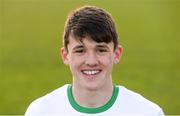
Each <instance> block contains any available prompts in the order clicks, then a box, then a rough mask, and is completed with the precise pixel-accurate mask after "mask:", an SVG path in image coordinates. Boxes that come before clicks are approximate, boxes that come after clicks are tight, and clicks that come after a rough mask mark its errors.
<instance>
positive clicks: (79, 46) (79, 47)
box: [73, 45, 84, 50]
mask: <svg viewBox="0 0 180 116" xmlns="http://www.w3.org/2000/svg"><path fill="white" fill-rule="evenodd" d="M81 48H84V46H83V45H77V46H75V47H74V48H73V50H75V49H81Z"/></svg>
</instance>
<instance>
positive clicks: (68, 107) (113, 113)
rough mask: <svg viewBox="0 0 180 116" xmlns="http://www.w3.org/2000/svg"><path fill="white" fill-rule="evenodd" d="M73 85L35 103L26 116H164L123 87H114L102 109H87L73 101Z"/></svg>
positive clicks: (145, 100) (55, 91) (61, 88)
mask: <svg viewBox="0 0 180 116" xmlns="http://www.w3.org/2000/svg"><path fill="white" fill-rule="evenodd" d="M71 89H72V88H71V85H69V84H66V85H64V86H62V87H60V88H58V89H56V90H54V91H53V92H51V93H49V94H47V95H45V96H43V97H40V98H38V99H37V100H35V101H33V102H32V103H31V104H30V106H29V107H28V109H27V111H26V113H25V116H57V115H63V116H89V115H90V116H119V115H144V116H145V115H146V116H147V115H151V116H159V115H164V113H163V111H162V109H161V108H160V107H159V106H158V105H156V104H155V103H152V102H151V101H149V100H147V99H145V98H144V97H143V96H141V95H140V94H137V93H135V92H133V91H131V90H128V89H126V88H125V87H123V86H120V85H119V86H114V90H113V95H112V97H111V99H110V100H109V101H108V103H106V104H105V105H104V106H102V107H98V108H85V107H82V106H80V105H78V104H77V103H76V101H75V100H74V99H73V95H72V90H71Z"/></svg>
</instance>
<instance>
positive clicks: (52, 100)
mask: <svg viewBox="0 0 180 116" xmlns="http://www.w3.org/2000/svg"><path fill="white" fill-rule="evenodd" d="M67 87H68V85H67V84H66V85H64V86H62V87H60V88H58V89H56V90H54V91H52V92H51V93H48V94H46V95H45V96H42V97H40V98H38V99H36V100H34V101H33V102H32V103H31V104H30V105H29V107H28V109H27V111H26V113H25V115H26V116H28V115H38V114H44V113H47V111H50V110H51V109H53V110H55V108H56V107H57V106H58V105H59V104H62V101H65V99H66V98H67Z"/></svg>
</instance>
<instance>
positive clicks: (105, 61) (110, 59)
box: [100, 55, 114, 67]
mask: <svg viewBox="0 0 180 116" xmlns="http://www.w3.org/2000/svg"><path fill="white" fill-rule="evenodd" d="M113 61H114V58H113V56H112V55H108V56H104V57H101V58H100V62H101V64H103V65H105V66H108V67H109V66H111V65H112V64H113Z"/></svg>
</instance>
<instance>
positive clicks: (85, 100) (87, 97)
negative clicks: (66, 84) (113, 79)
mask: <svg viewBox="0 0 180 116" xmlns="http://www.w3.org/2000/svg"><path fill="white" fill-rule="evenodd" d="M72 94H73V97H74V100H75V101H76V102H77V104H79V105H80V106H83V107H87V108H97V107H101V106H103V105H105V104H106V103H107V102H108V101H109V100H110V99H111V96H112V94H113V85H112V86H110V87H103V88H101V89H98V90H94V91H92V90H86V89H82V88H76V87H72Z"/></svg>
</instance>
